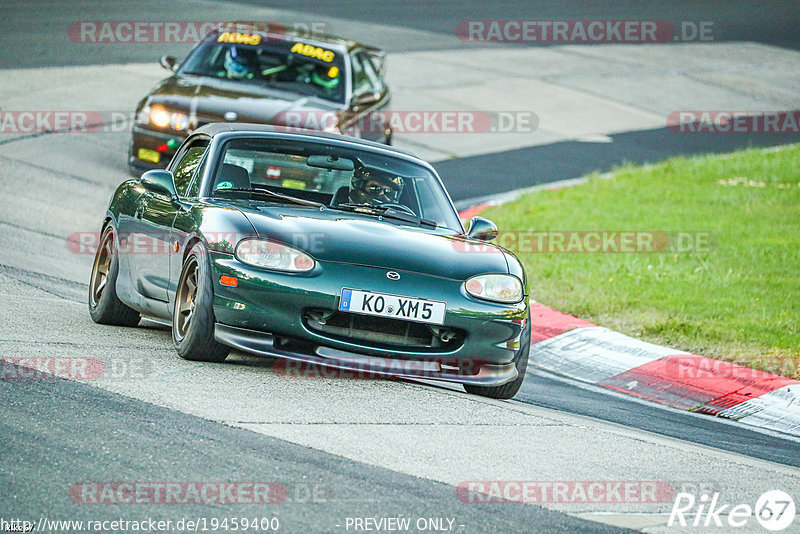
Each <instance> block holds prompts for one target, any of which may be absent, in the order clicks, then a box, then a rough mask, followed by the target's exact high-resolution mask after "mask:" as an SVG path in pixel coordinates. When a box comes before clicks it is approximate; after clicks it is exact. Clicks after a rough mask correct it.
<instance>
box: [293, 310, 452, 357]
mask: <svg viewBox="0 0 800 534" xmlns="http://www.w3.org/2000/svg"><path fill="white" fill-rule="evenodd" d="M304 320H305V324H306V326H307V327H308V328H310V329H311V330H313V331H315V332H319V333H321V334H324V335H325V336H327V337H329V338H331V339H337V340H341V341H352V342H368V343H371V344H373V345H379V346H384V347H404V348H413V349H422V350H426V349H428V350H431V351H436V352H442V351H450V350H455V349H457V348H458V347H460V346H461V344H462V343H463V342H464V333H463V332H461V331H460V330H456V329H453V328H446V327H442V326H438V325H425V324H421V323H415V322H412V321H403V320H400V319H388V318H384V317H373V316H370V315H360V314H357V313H343V312H338V311H332V310H322V309H310V310H306V313H305V317H304Z"/></svg>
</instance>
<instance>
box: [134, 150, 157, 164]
mask: <svg viewBox="0 0 800 534" xmlns="http://www.w3.org/2000/svg"><path fill="white" fill-rule="evenodd" d="M139 159H141V160H144V161H150V162H152V163H158V161H159V160H160V159H161V154H159V153H158V152H156V151H155V150H150V149H149V148H140V149H139Z"/></svg>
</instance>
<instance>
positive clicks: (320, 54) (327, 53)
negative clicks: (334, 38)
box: [290, 43, 336, 63]
mask: <svg viewBox="0 0 800 534" xmlns="http://www.w3.org/2000/svg"><path fill="white" fill-rule="evenodd" d="M290 52H293V53H295V54H300V55H302V56H308V57H313V58H316V59H319V60H322V61H324V62H326V63H330V62H331V61H333V58H335V57H336V54H334V53H333V50H326V49H324V48H320V47H318V46H314V45H310V44H303V43H295V44H294V46H292V49H291V50H290Z"/></svg>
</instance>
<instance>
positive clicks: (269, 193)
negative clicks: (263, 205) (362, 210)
mask: <svg viewBox="0 0 800 534" xmlns="http://www.w3.org/2000/svg"><path fill="white" fill-rule="evenodd" d="M217 193H250V194H251V195H253V194H256V195H263V196H265V197H268V198H274V199H277V200H284V201H286V202H292V203H294V204H300V205H302V206H313V207H315V208H323V207H325V204H323V203H321V202H316V201H314V200H306V199H304V198H297V197H293V196H291V195H283V194H281V193H276V192H275V191H271V190H269V189H266V188H262V187H252V188H246V187H225V188H222V189H215V190H214V192H213V193H212V194H217Z"/></svg>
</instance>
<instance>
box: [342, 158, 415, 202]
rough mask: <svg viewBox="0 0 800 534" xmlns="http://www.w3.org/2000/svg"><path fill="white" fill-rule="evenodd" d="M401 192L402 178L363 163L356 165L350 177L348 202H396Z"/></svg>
mask: <svg viewBox="0 0 800 534" xmlns="http://www.w3.org/2000/svg"><path fill="white" fill-rule="evenodd" d="M402 193H403V179H402V178H401V177H399V176H391V175H389V174H386V173H383V172H381V171H378V170H375V169H369V168H367V167H365V166H363V165H360V166H358V167H356V169H355V171H354V172H353V177H352V178H351V179H350V202H353V203H355V204H370V205H372V206H380V205H381V204H396V203H397V202H398V201H399V200H400V195H401V194H402Z"/></svg>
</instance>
